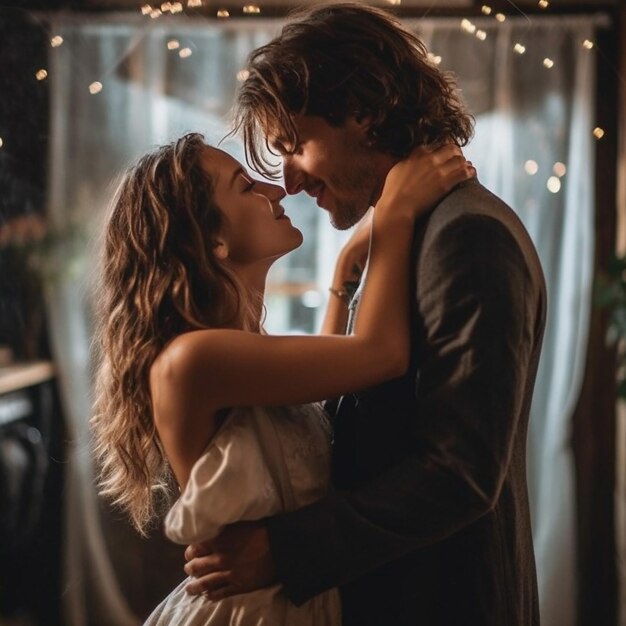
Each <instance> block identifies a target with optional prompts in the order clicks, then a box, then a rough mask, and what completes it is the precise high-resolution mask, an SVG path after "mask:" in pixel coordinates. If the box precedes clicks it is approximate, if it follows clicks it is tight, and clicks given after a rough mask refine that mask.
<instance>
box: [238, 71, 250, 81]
mask: <svg viewBox="0 0 626 626" xmlns="http://www.w3.org/2000/svg"><path fill="white" fill-rule="evenodd" d="M248 76H250V72H249V71H248V70H239V71H238V72H237V80H238V81H239V82H240V83H243V81H244V80H246V78H248Z"/></svg>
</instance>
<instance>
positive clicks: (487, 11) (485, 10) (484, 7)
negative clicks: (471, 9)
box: [480, 4, 491, 15]
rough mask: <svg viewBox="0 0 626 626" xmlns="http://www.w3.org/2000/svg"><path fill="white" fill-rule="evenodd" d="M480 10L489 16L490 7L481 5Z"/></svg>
mask: <svg viewBox="0 0 626 626" xmlns="http://www.w3.org/2000/svg"><path fill="white" fill-rule="evenodd" d="M480 10H481V11H482V12H483V13H484V14H485V15H491V7H490V6H489V5H487V4H483V6H482V7H480Z"/></svg>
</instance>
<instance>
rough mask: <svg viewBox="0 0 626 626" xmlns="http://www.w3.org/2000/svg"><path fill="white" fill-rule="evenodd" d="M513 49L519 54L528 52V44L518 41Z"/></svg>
mask: <svg viewBox="0 0 626 626" xmlns="http://www.w3.org/2000/svg"><path fill="white" fill-rule="evenodd" d="M513 50H515V52H517V54H524V52H526V46H523V45H522V44H521V43H516V44H515V45H514V46H513Z"/></svg>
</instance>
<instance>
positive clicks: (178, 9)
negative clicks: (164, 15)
mask: <svg viewBox="0 0 626 626" xmlns="http://www.w3.org/2000/svg"><path fill="white" fill-rule="evenodd" d="M182 11H183V4H182V2H174V3H172V8H171V9H170V13H182Z"/></svg>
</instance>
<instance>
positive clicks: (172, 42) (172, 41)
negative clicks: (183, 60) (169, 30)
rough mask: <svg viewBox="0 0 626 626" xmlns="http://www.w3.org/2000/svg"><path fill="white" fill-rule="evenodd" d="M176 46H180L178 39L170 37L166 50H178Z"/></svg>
mask: <svg viewBox="0 0 626 626" xmlns="http://www.w3.org/2000/svg"><path fill="white" fill-rule="evenodd" d="M178 48H180V41H178V39H170V40H169V41H168V42H167V49H168V50H178Z"/></svg>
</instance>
